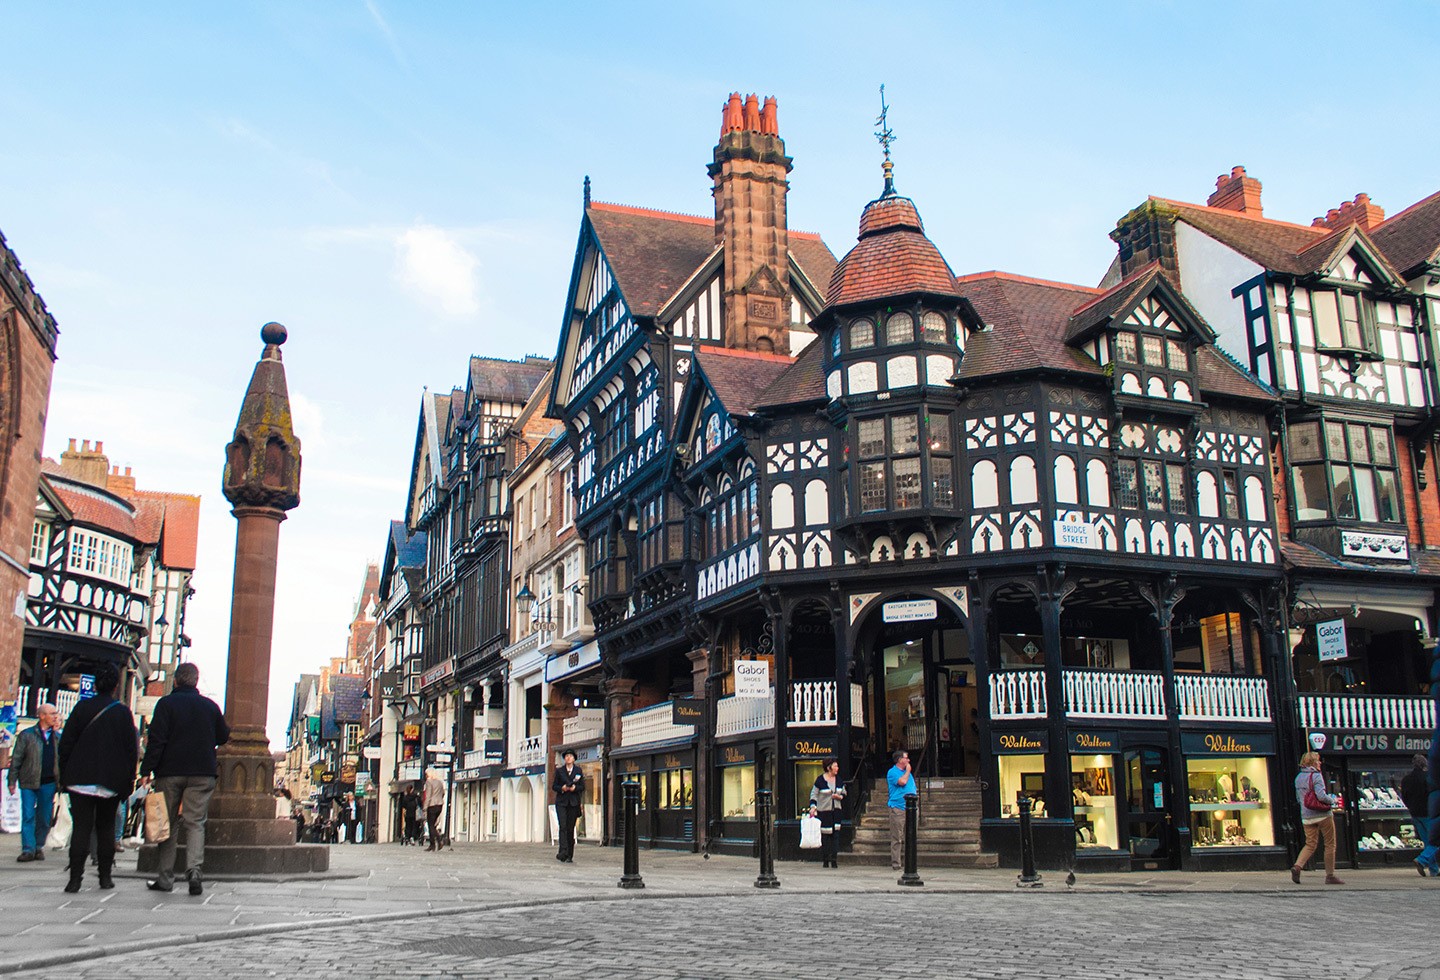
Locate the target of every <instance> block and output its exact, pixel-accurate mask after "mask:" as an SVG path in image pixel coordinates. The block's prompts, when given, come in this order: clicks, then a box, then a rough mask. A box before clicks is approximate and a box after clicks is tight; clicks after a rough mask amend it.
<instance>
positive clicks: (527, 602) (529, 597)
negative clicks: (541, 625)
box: [515, 584, 535, 616]
mask: <svg viewBox="0 0 1440 980" xmlns="http://www.w3.org/2000/svg"><path fill="white" fill-rule="evenodd" d="M533 605H535V593H533V592H531V591H530V586H529V585H528V584H527V585H522V586H520V591H519V592H517V593H515V608H516V609H518V610H520V615H522V616H526V615H529V613H530V607H532V606H533Z"/></svg>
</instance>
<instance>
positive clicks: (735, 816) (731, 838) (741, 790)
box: [710, 738, 774, 855]
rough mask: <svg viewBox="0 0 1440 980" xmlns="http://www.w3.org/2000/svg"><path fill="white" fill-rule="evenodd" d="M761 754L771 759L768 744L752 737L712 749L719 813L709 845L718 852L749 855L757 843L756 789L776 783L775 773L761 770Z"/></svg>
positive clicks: (717, 810)
mask: <svg viewBox="0 0 1440 980" xmlns="http://www.w3.org/2000/svg"><path fill="white" fill-rule="evenodd" d="M768 744H769V743H765V745H768ZM762 755H763V757H764V758H765V759H766V760H767V761H768V760H769V758H770V752H769V750H768V748H766V747H765V746H764V745H762V743H760V742H757V741H755V740H754V739H753V738H752V739H750V740H742V741H734V742H724V743H718V744H716V746H715V749H714V752H713V753H712V757H713V759H714V761H715V777H714V781H713V783H712V784H711V785H712V786H714V787H715V788H714V790H712V792H714V793H716V794H717V796H718V800H717V806H716V807H714V808H713V810H712V812H714V813H715V814H716V815H717V816H716V819H715V821H714V825H713V826H712V828H711V840H710V849H711V850H713V851H715V852H717V853H720V854H744V855H748V854H750V853H751V850H752V849H753V847H754V844H755V839H756V827H757V824H756V821H755V791H756V790H757V789H759V788H761V787H762V786H768V785H773V784H774V781H773V777H772V778H771V779H769V780H768V781H767V780H766V778H765V777H764V776H762V775H761V774H760V771H759V767H758V766H757V763H756V760H757V759H759V758H761V757H762Z"/></svg>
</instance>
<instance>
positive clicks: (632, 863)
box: [619, 780, 645, 888]
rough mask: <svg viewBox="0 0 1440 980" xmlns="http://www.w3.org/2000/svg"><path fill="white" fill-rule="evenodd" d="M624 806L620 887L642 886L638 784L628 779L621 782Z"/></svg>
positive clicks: (643, 885)
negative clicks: (623, 862)
mask: <svg viewBox="0 0 1440 980" xmlns="http://www.w3.org/2000/svg"><path fill="white" fill-rule="evenodd" d="M623 792H624V804H623V805H624V808H625V873H624V874H623V875H621V876H620V882H619V885H620V887H621V888H644V887H645V879H644V878H641V877H640V784H639V783H637V782H635V781H634V780H630V781H628V782H626V783H624V784H623Z"/></svg>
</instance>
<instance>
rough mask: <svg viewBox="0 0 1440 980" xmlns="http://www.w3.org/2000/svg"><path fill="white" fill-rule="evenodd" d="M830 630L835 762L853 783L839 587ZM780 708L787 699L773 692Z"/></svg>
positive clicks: (854, 800)
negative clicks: (833, 641) (832, 653)
mask: <svg viewBox="0 0 1440 980" xmlns="http://www.w3.org/2000/svg"><path fill="white" fill-rule="evenodd" d="M830 630H831V633H833V634H834V637H835V758H837V759H839V760H840V778H841V779H844V780H854V779H856V778H858V776H859V769H858V766H859V760H857V759H856V758H855V755H854V753H853V752H851V751H850V743H851V734H850V732H851V728H850V726H851V725H852V724H853V723H854V718H853V716H852V715H851V711H850V709H851V704H850V683H851V680H850V670H851V667H852V658H851V650H850V643H849V641H848V639H847V637H848V636H849V632H850V631H849V629H848V628H847V624H846V622H845V602H844V597H843V596H842V595H841V594H840V590H839V587H838V586H836V587H834V588H833V589H832V591H831V594H830ZM782 707H788V699H784V698H781V697H780V695H779V692H776V695H775V710H776V711H777V712H778V711H779V710H780V709H781V708H782ZM856 789H857V792H855V793H852V794H851V802H850V806H852V807H854V806H856V805H857V804H858V801H859V799H860V796H859V792H858V786H857V787H856ZM852 813H853V811H852Z"/></svg>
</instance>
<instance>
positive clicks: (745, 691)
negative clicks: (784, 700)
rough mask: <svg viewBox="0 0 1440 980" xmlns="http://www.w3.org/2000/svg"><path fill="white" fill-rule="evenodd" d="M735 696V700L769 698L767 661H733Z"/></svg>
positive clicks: (768, 668)
mask: <svg viewBox="0 0 1440 980" xmlns="http://www.w3.org/2000/svg"><path fill="white" fill-rule="evenodd" d="M735 696H736V697H737V698H768V697H769V696H770V663H769V661H766V660H737V661H735Z"/></svg>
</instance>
